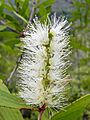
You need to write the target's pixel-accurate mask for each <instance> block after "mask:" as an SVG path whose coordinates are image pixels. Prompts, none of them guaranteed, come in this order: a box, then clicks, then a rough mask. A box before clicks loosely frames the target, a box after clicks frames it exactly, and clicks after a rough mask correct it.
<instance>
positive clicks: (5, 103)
mask: <svg viewBox="0 0 90 120" xmlns="http://www.w3.org/2000/svg"><path fill="white" fill-rule="evenodd" d="M0 107H9V108H14V109H15V108H16V109H21V108H27V109H30V108H31V107H30V106H29V105H26V104H25V102H24V101H23V100H22V99H21V98H19V97H17V96H16V95H12V94H11V93H9V91H8V88H7V87H6V86H5V85H4V84H3V82H2V81H1V80H0Z"/></svg>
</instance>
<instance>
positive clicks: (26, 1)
mask: <svg viewBox="0 0 90 120" xmlns="http://www.w3.org/2000/svg"><path fill="white" fill-rule="evenodd" d="M28 4H29V0H24V2H23V6H22V11H21V15H24V14H25V12H26V11H27V9H28Z"/></svg>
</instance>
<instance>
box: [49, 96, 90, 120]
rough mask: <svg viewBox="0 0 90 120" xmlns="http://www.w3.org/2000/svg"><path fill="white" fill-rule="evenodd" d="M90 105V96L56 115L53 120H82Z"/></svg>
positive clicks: (82, 98) (84, 97)
mask: <svg viewBox="0 0 90 120" xmlns="http://www.w3.org/2000/svg"><path fill="white" fill-rule="evenodd" d="M88 104H90V94H88V95H85V96H83V97H81V98H80V99H78V100H76V101H75V102H73V103H72V104H71V105H69V106H67V107H66V108H65V111H60V112H58V113H57V114H55V115H54V116H53V117H52V118H51V120H81V117H82V114H83V112H84V110H85V108H86V107H87V106H88Z"/></svg>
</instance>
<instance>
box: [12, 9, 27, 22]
mask: <svg viewBox="0 0 90 120" xmlns="http://www.w3.org/2000/svg"><path fill="white" fill-rule="evenodd" d="M13 13H14V14H15V15H16V16H17V17H18V18H20V19H21V20H23V21H24V22H25V23H28V21H27V20H26V19H25V18H24V17H23V16H21V15H20V14H18V13H16V12H15V11H13Z"/></svg>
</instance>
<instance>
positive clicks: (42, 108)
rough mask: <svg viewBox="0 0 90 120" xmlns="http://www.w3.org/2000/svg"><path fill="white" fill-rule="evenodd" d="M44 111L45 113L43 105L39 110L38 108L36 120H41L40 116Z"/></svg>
mask: <svg viewBox="0 0 90 120" xmlns="http://www.w3.org/2000/svg"><path fill="white" fill-rule="evenodd" d="M44 111H45V104H44V105H43V106H42V107H41V108H39V115H38V120H42V115H43V113H44Z"/></svg>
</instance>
